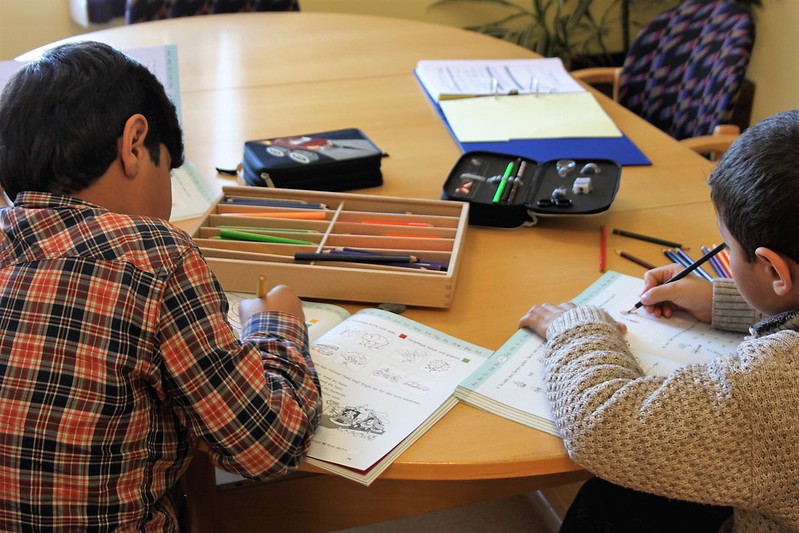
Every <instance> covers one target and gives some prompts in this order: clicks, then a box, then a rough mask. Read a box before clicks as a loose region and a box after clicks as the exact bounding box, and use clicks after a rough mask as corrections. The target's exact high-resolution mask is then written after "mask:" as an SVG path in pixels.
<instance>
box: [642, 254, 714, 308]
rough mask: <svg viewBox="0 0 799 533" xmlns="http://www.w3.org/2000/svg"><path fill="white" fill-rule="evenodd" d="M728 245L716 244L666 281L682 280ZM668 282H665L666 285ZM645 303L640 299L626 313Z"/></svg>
mask: <svg viewBox="0 0 799 533" xmlns="http://www.w3.org/2000/svg"><path fill="white" fill-rule="evenodd" d="M726 246H727V245H726V244H725V243H721V244H719V245H718V246H716V247H715V248H713V249H712V250H710V251H709V252H708V253H706V254H705V255H703V256H702V257H700V258H699V259H697V260H696V261H694V262H693V263H691V265H690V266H688V267H686V268H685V269H684V270H681V271H680V272H678V273H677V274H676V275H675V276H674V277H673V278H671V279H670V280H668V281H667V282H666V283H672V282H675V281H678V280H681V279H682V278H684V277H685V276H687V275H688V274H690V273H691V272H693V271H694V270H696V269H697V268H699V267H700V266H701V265H702V264H704V263H705V261H707V260H709V259H710V258H711V257H713V256H714V255H716V254H717V253H719V252H720V251H722V250H723V249H724V248H725V247H726ZM666 283H664V285H665V284H666ZM643 305H644V304H643V303H642V302H641V301H640V300H638V303H636V304H635V305H634V306H632V307H631V308H630V310H629V311H627V312H626V313H627V314H630V313H634V312H635V311H636V310H637V309H640V308H641V307H642V306H643Z"/></svg>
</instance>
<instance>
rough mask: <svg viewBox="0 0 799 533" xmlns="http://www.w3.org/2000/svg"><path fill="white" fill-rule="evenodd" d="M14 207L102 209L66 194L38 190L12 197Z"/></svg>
mask: <svg viewBox="0 0 799 533" xmlns="http://www.w3.org/2000/svg"><path fill="white" fill-rule="evenodd" d="M14 207H24V208H28V209H42V208H64V207H68V208H69V207H72V208H87V207H88V208H93V209H102V208H101V207H100V206H98V205H95V204H92V203H90V202H86V201H83V200H81V199H79V198H75V197H74V196H69V195H66V194H54V193H49V192H40V191H23V192H21V193H19V194H17V196H16V198H14Z"/></svg>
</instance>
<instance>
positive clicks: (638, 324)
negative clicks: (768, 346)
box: [455, 272, 743, 435]
mask: <svg viewBox="0 0 799 533" xmlns="http://www.w3.org/2000/svg"><path fill="white" fill-rule="evenodd" d="M643 286H644V282H643V280H642V279H639V278H634V277H631V276H626V275H624V274H619V273H617V272H607V273H605V274H604V275H603V276H602V277H601V278H599V280H597V281H596V282H595V283H593V284H592V285H591V286H590V287H589V288H588V289H586V290H585V291H583V292H582V293H581V294H580V295H579V296H578V297H576V298H574V300H573V301H574V303H577V304H593V305H597V306H599V307H602V308H603V309H605V310H606V311H607V312H608V313H610V315H611V316H612V317H613V318H614V319H615V320H617V321H618V322H621V323H623V324H625V325H626V326H627V333H626V334H625V340H626V342H627V344H628V345H629V346H630V350H631V351H632V353H633V354H635V356H636V357H637V358H638V361H639V363H640V365H641V368H642V369H643V370H644V372H646V373H647V374H650V375H661V376H665V375H668V374H669V373H671V372H672V371H674V370H676V369H677V368H679V367H681V366H684V365H687V364H690V363H703V362H707V361H709V360H711V359H713V358H714V357H717V356H720V355H727V354H730V353H734V352H735V349H736V347H737V346H738V344H739V343H740V342H741V341H742V340H743V335H741V334H737V333H729V332H723V331H719V330H716V329H713V328H711V327H710V325H709V324H705V323H703V322H699V321H697V320H695V319H694V318H693V317H690V316H689V315H687V314H684V313H683V314H675V315H674V316H673V317H671V318H668V319H666V318H660V319H659V318H655V317H654V316H652V315H649V314H647V313H646V311H644V310H643V309H639V310H638V311H637V312H635V313H632V314H626V313H625V310H627V309H629V308H630V307H631V306H632V305H633V304H635V303H636V301H637V299H638V295H639V294H640V293H641V290H642V288H643ZM544 349H545V343H544V340H543V339H542V338H541V337H539V336H538V335H536V334H535V333H533V332H531V331H530V330H527V329H521V330H518V331H517V332H516V333H515V334H514V335H512V336H511V337H510V339H508V341H507V342H505V344H503V345H502V347H500V349H499V350H497V351H496V352H495V353H494V354H493V355H492V356H491V357H490V358H489V360H488V361H486V363H485V364H484V365H483V366H482V367H481V368H480V369H478V370H477V371H476V372H475V373H474V374H472V375H471V376H469V378H468V379H466V380H465V381H464V382H463V383H461V384H460V385H459V386H458V388H457V389H456V391H455V396H456V397H457V398H458V399H460V400H462V401H463V402H465V403H468V404H471V405H473V406H475V407H479V408H481V409H484V410H486V411H489V412H492V413H495V414H498V415H500V416H503V417H505V418H508V419H510V420H515V421H516V422H519V423H521V424H524V425H526V426H530V427H533V428H536V429H540V430H542V431H546V432H548V433H551V434H553V435H557V434H558V432H557V429H556V428H555V424H554V422H553V417H552V411H551V410H550V407H549V401H548V400H547V394H546V383H545V381H544Z"/></svg>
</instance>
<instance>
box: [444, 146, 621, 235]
mask: <svg viewBox="0 0 799 533" xmlns="http://www.w3.org/2000/svg"><path fill="white" fill-rule="evenodd" d="M620 179H621V165H619V164H618V163H617V162H615V161H611V160H608V159H558V160H552V161H545V162H538V161H535V160H533V159H528V158H524V157H514V156H511V155H507V154H499V153H494V152H466V153H465V154H463V155H462V156H461V157H460V159H458V162H457V163H456V164H455V166H454V167H453V168H452V171H450V173H449V176H447V179H446V181H445V182H444V190H443V192H442V195H441V197H442V198H443V199H445V200H458V201H462V202H468V203H469V223H470V224H472V225H476V226H491V227H498V228H516V227H519V226H532V225H534V224H536V223H537V222H538V217H539V216H557V217H563V216H578V215H593V214H596V213H601V212H603V211H607V209H608V208H609V207H610V204H611V203H613V199H614V198H615V197H616V192H617V191H618V190H619V182H620Z"/></svg>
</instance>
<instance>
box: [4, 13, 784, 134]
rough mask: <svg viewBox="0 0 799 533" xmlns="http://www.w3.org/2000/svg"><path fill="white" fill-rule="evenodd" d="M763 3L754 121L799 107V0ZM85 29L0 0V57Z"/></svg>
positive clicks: (419, 16) (452, 17)
mask: <svg viewBox="0 0 799 533" xmlns="http://www.w3.org/2000/svg"><path fill="white" fill-rule="evenodd" d="M516 1H520V0H516ZM300 3H301V8H302V9H303V10H304V11H330V12H354V13H365V14H375V15H386V16H394V17H402V18H410V19H416V20H425V21H429V22H435V23H440V24H449V25H455V26H465V25H468V24H475V23H479V22H480V21H484V20H492V19H493V15H492V13H495V11H494V12H492V11H491V10H489V9H487V8H486V6H484V5H481V4H480V3H479V2H475V3H472V2H462V3H456V4H451V5H449V6H442V7H436V8H433V9H430V5H431V4H432V3H433V0H300ZM524 3H525V4H526V3H529V2H527V0H525V2H524ZM763 3H764V7H763V8H761V9H759V10H758V15H757V16H758V20H757V22H758V25H757V32H758V35H757V39H756V42H755V51H754V56H753V58H752V63H751V64H750V67H749V78H750V79H751V80H753V81H754V82H755V85H756V90H755V102H754V108H753V113H752V120H753V121H757V120H760V119H762V118H765V117H767V116H770V115H772V114H774V113H776V112H778V111H783V110H788V109H796V108H799V61H797V55H799V34H798V32H797V29H799V0H763ZM93 29H94V28H93ZM97 29H99V28H97ZM86 31H88V30H87V29H86V28H83V27H81V26H79V25H78V24H76V23H74V22H73V21H72V19H71V17H70V15H69V0H2V1H0V60H3V59H12V58H14V57H16V56H17V55H19V54H21V53H22V52H25V51H27V50H30V49H32V48H36V47H38V46H41V45H43V44H46V43H48V42H52V41H56V40H58V39H63V38H65V37H69V36H71V35H76V34H80V33H84V32H86Z"/></svg>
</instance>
